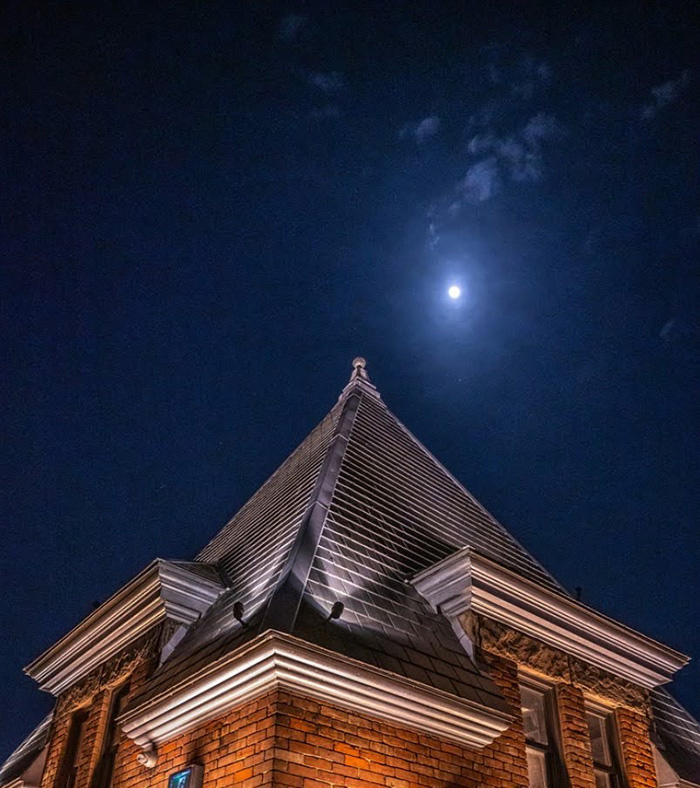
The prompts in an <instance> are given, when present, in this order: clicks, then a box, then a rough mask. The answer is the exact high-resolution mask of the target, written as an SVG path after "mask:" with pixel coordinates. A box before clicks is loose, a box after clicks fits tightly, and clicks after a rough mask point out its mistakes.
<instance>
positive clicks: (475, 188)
mask: <svg viewBox="0 0 700 788" xmlns="http://www.w3.org/2000/svg"><path fill="white" fill-rule="evenodd" d="M502 189H503V173H502V170H501V167H500V165H499V163H498V159H497V158H496V157H495V156H489V157H488V158H486V159H482V160H481V161H478V162H476V164H472V166H471V167H469V169H468V170H467V172H466V175H465V176H464V178H463V179H462V180H461V181H460V182H459V183H458V184H457V191H458V192H459V194H460V195H461V196H462V197H463V198H464V199H465V200H466V201H467V202H469V203H472V204H475V203H480V202H486V200H490V199H491V198H492V197H495V196H496V195H497V194H499V193H500V192H501V190H502ZM450 208H451V212H452V213H453V214H454V213H456V212H457V211H458V209H459V206H458V205H457V204H455V203H453V204H452V205H451V206H450Z"/></svg>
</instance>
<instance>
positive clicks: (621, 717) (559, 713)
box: [0, 359, 700, 788]
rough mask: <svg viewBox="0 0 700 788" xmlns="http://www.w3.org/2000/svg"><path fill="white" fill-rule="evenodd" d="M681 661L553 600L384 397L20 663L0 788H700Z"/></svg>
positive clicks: (373, 396) (365, 388)
mask: <svg viewBox="0 0 700 788" xmlns="http://www.w3.org/2000/svg"><path fill="white" fill-rule="evenodd" d="M686 661H687V658H686V657H685V656H683V655H682V654H679V653H678V652H676V651H674V650H673V649H671V648H669V647H667V646H665V645H663V644H661V643H658V642H656V641H654V640H652V639H650V638H648V637H646V636H645V635H643V634H641V633H639V632H636V631H634V630H632V629H630V628H629V627H626V626H625V625H624V624H621V623H618V622H616V621H614V620H612V619H610V618H607V617H606V616H603V615H601V614H600V613H597V612H596V611H595V610H592V609H591V608H589V607H587V606H585V605H583V604H582V603H581V602H579V601H577V600H576V599H574V598H572V597H571V596H570V595H569V594H568V593H567V591H566V590H565V589H564V588H562V587H561V585H560V584H559V583H558V582H557V581H556V580H555V579H554V578H553V577H552V576H551V575H550V574H549V573H548V572H547V571H546V570H545V569H544V568H543V567H542V566H541V565H540V564H539V563H538V562H537V561H536V560H535V559H534V558H533V557H532V556H531V555H530V554H529V553H528V552H527V551H526V550H525V549H523V547H522V546H521V545H519V544H518V543H517V541H516V540H515V539H514V538H513V537H512V536H511V535H510V534H509V533H508V532H507V531H506V530H505V528H503V527H502V526H501V525H500V524H499V523H498V522H497V521H496V520H494V518H493V517H492V516H491V515H490V514H489V513H488V512H487V511H486V510H485V509H484V508H483V507H482V506H481V505H480V504H479V503H478V502H477V501H476V500H475V499H474V498H473V497H472V496H471V495H470V494H469V492H467V490H465V489H464V488H463V487H462V485H461V484H460V483H459V482H458V481H457V480H456V479H455V478H454V477H453V476H451V475H450V473H449V472H448V471H447V470H446V469H445V468H444V467H443V466H442V465H440V463H439V462H438V461H437V460H436V459H435V458H434V457H433V456H432V455H431V454H430V453H429V452H428V451H427V450H426V449H425V448H424V447H423V446H422V445H421V444H420V443H419V442H418V441H417V440H416V439H415V438H414V437H413V436H412V435H411V433H410V432H408V430H407V429H406V428H405V427H404V426H403V425H402V424H401V423H400V422H399V421H398V420H397V419H396V418H395V417H394V416H393V414H392V413H391V412H390V411H389V410H388V409H387V408H386V406H385V405H384V403H383V401H382V399H381V397H380V396H379V394H378V392H377V390H376V389H375V387H374V385H373V384H372V383H371V381H370V379H369V377H368V375H367V373H366V370H365V364H364V361H363V360H362V359H357V360H356V361H355V362H354V371H353V374H352V377H351V379H350V382H349V383H348V385H347V386H346V387H345V389H344V390H343V392H342V393H341V395H340V398H339V401H338V403H337V404H336V405H335V407H334V408H333V409H332V410H331V412H330V413H329V414H328V415H327V416H326V418H324V419H323V421H322V422H321V423H320V424H319V425H318V426H317V427H316V428H315V429H314V430H313V432H312V433H311V434H310V435H309V436H308V437H307V438H306V439H305V440H304V442H303V443H302V444H301V445H300V446H299V448H298V449H297V450H296V451H295V452H294V453H293V454H292V455H291V456H290V457H289V458H288V459H287V460H286V461H285V462H284V464H283V465H282V466H281V467H280V468H279V469H278V470H277V471H276V472H275V473H274V474H273V475H272V477H271V478H270V479H269V480H268V481H267V482H266V483H265V484H264V485H263V486H262V487H261V488H260V490H259V491H258V492H257V493H256V494H255V495H254V496H253V497H252V498H251V500H250V501H248V503H247V504H246V505H245V506H243V508H242V509H241V510H240V511H239V512H238V513H237V514H236V515H235V517H233V519H232V520H231V521H230V522H229V523H227V524H226V525H225V526H224V527H223V529H222V530H221V531H220V532H219V533H218V534H217V536H215V537H214V539H213V540H212V541H211V542H210V543H209V544H208V545H207V546H206V547H204V549H203V550H202V551H201V552H200V553H199V555H198V556H197V557H196V558H195V560H194V561H164V560H160V559H159V560H156V561H154V562H153V563H151V564H150V565H149V566H147V567H146V568H145V569H144V570H143V571H142V572H141V573H140V574H138V575H137V576H136V577H135V578H134V579H133V580H131V581H130V582H128V583H127V584H126V585H125V586H124V587H123V588H121V589H120V590H119V591H117V593H116V594H114V596H112V597H111V598H110V599H108V600H107V601H106V602H105V603H103V604H102V605H100V606H99V607H98V608H97V609H96V610H95V611H93V612H92V613H91V614H90V615H89V616H88V617H87V618H86V619H84V620H83V621H82V622H81V623H80V624H79V625H78V626H76V627H75V628H74V629H73V630H71V631H70V632H68V633H67V634H66V635H65V636H64V637H63V638H62V639H61V640H59V641H58V642H57V643H56V644H55V645H53V646H52V647H51V648H49V649H48V650H47V651H46V652H45V653H44V654H42V655H41V656H39V657H38V658H37V659H36V660H35V661H34V662H32V664H31V665H29V666H28V667H27V669H26V671H27V673H28V674H29V675H30V676H31V677H32V678H34V679H35V680H36V682H37V683H38V685H39V688H40V689H42V690H44V691H46V692H49V693H51V694H52V695H53V696H54V697H55V707H54V711H53V714H52V715H51V716H50V717H49V718H47V719H46V720H44V721H43V722H42V723H41V724H40V725H39V727H38V728H37V729H36V730H35V731H34V732H33V733H32V734H31V735H30V736H29V737H28V739H26V740H25V741H24V742H23V743H22V744H21V745H20V746H19V747H18V748H17V750H16V751H15V752H14V753H13V754H12V756H11V757H10V759H9V760H8V761H7V763H6V764H5V765H4V766H3V767H2V770H1V771H0V785H1V786H4V787H6V788H10V787H11V788H24V787H25V786H26V788H142V787H143V788H145V787H146V786H149V787H150V786H154V787H155V786H160V787H161V788H199V786H205V788H224V787H225V786H226V787H228V786H241V788H248V787H250V788H252V787H253V786H274V787H277V786H306V787H307V788H330V786H343V787H347V788H357V787H358V786H387V787H390V788H423V787H424V786H426V787H427V786H430V787H433V788H448V786H478V785H479V786H494V787H495V786H514V787H515V788H527V786H532V787H533V788H553V787H554V786H570V788H625V787H627V788H653V786H656V785H659V786H671V785H676V786H689V787H691V786H693V785H696V786H700V727H699V726H698V724H697V722H696V721H695V720H694V719H693V718H692V717H691V716H690V715H689V714H688V713H687V712H686V711H685V710H684V709H683V708H682V707H681V706H680V705H679V704H678V703H677V702H676V701H675V700H673V698H672V696H671V695H670V694H669V693H668V692H667V691H666V690H665V689H664V686H665V685H666V684H668V683H669V682H670V681H671V679H672V678H673V675H674V673H675V672H676V671H677V670H679V669H680V668H681V667H682V666H683V665H684V664H685V662H686Z"/></svg>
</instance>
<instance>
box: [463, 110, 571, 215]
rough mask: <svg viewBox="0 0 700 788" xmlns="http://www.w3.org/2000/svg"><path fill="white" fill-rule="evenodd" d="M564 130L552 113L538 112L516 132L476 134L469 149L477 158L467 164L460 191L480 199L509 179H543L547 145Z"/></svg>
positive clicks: (491, 194) (472, 199) (475, 200)
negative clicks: (502, 134)
mask: <svg viewBox="0 0 700 788" xmlns="http://www.w3.org/2000/svg"><path fill="white" fill-rule="evenodd" d="M563 134H564V127H563V126H562V125H561V123H559V121H558V120H557V119H556V118H555V117H554V116H553V115H550V114H548V113H545V112H539V113H537V114H536V115H533V116H532V117H531V118H530V119H529V120H528V121H527V123H526V124H525V125H524V126H523V127H522V128H521V129H519V130H518V131H517V132H515V133H513V134H510V135H507V136H503V137H499V136H497V135H496V134H495V133H493V132H492V131H486V132H484V133H482V134H477V135H475V136H474V137H472V138H471V140H470V141H469V145H468V152H469V154H470V156H472V157H473V158H475V159H476V161H474V162H473V163H472V164H471V165H470V166H469V167H468V168H467V171H466V173H465V175H464V177H463V178H462V180H461V181H460V182H459V183H458V184H457V191H458V192H459V193H460V194H461V195H462V197H463V198H464V199H465V200H466V201H467V202H469V203H480V202H485V201H486V200H489V199H491V198H492V197H495V196H496V195H497V194H499V193H500V192H501V191H502V190H503V187H504V186H505V185H506V184H507V183H508V182H511V181H513V182H528V181H529V182H536V181H540V180H542V178H543V177H544V174H545V161H544V155H545V150H546V146H547V144H548V143H549V142H550V141H553V140H556V139H559V138H560V137H561V136H563Z"/></svg>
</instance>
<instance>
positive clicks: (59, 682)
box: [24, 559, 224, 695]
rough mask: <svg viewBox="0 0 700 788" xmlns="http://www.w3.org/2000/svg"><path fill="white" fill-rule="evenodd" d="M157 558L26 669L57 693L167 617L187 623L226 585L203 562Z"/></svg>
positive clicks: (38, 680) (26, 671)
mask: <svg viewBox="0 0 700 788" xmlns="http://www.w3.org/2000/svg"><path fill="white" fill-rule="evenodd" d="M189 567H195V565H194V564H187V563H184V562H182V563H179V562H173V561H163V560H162V559H156V560H155V561H153V562H152V563H151V564H149V565H148V566H147V567H146V568H145V569H144V570H143V571H142V572H141V573H139V574H138V575H137V576H136V577H135V578H133V580H130V581H129V582H128V583H127V584H126V585H125V586H124V587H123V588H121V589H120V590H119V591H118V592H117V593H116V594H114V596H112V597H110V598H109V599H108V600H107V601H106V602H104V603H103V604H101V605H100V606H99V607H98V608H97V609H96V610H94V611H93V612H92V613H91V614H90V615H89V616H87V618H85V619H84V620H83V621H82V622H81V623H80V624H78V626H76V627H74V628H73V629H72V630H71V631H70V632H68V634H67V635H65V636H64V637H62V638H61V639H60V640H59V641H58V642H57V643H56V644H55V645H53V646H52V647H51V648H50V649H48V650H47V651H45V652H44V653H43V654H42V655H41V656H39V657H37V659H35V660H34V661H33V662H32V663H31V664H30V665H28V666H27V667H26V668H25V669H24V670H25V673H27V675H29V676H31V678H33V679H35V680H36V681H37V682H38V683H39V687H40V689H42V690H46V691H47V692H50V693H52V694H53V695H59V694H60V693H61V692H63V691H64V690H65V689H67V688H68V687H70V686H72V685H73V684H74V683H75V682H76V681H78V680H79V679H81V678H82V677H83V676H85V675H86V674H87V673H89V672H90V671H91V670H93V669H94V668H95V667H97V666H98V665H100V664H102V663H103V662H105V661H106V660H108V659H109V658H110V657H112V656H114V655H115V654H117V653H118V652H119V651H121V650H122V649H123V648H125V647H126V646H128V645H129V644H130V643H133V642H134V641H135V640H136V639H137V638H139V637H140V636H141V635H143V634H145V633H146V632H148V631H149V630H150V629H151V628H152V627H154V626H155V625H156V624H159V623H161V622H162V621H165V620H170V621H173V622H175V623H179V624H184V625H189V624H191V623H192V622H193V621H195V620H196V619H197V618H198V617H199V616H200V615H201V613H203V612H204V611H205V610H207V609H208V608H209V607H210V605H211V604H212V603H213V602H214V601H215V600H216V599H217V597H218V596H219V594H220V593H221V592H222V591H223V590H224V586H223V583H222V582H221V580H220V576H219V575H218V572H217V571H216V570H215V569H214V567H212V566H209V565H207V564H202V565H199V566H196V568H194V569H193V568H189Z"/></svg>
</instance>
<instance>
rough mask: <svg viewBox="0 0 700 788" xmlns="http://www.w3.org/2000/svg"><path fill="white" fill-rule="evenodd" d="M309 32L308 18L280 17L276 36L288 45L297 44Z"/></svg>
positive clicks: (302, 16) (291, 15)
mask: <svg viewBox="0 0 700 788" xmlns="http://www.w3.org/2000/svg"><path fill="white" fill-rule="evenodd" d="M308 30H309V18H308V17H307V16H304V15H303V14H287V16H284V17H282V19H281V21H280V25H279V29H278V31H277V35H278V36H279V38H280V39H281V40H282V41H285V42H286V43H288V44H295V43H297V42H298V41H299V40H300V39H301V38H302V37H303V36H304V34H305V33H307V32H308Z"/></svg>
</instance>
